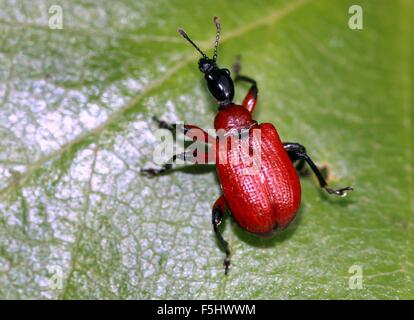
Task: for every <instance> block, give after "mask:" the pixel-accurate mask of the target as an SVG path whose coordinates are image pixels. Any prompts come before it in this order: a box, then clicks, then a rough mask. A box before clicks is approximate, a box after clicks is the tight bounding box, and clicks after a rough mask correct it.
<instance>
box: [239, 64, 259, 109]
mask: <svg viewBox="0 0 414 320" xmlns="http://www.w3.org/2000/svg"><path fill="white" fill-rule="evenodd" d="M240 60H241V59H240V56H238V57H237V60H236V62H235V63H234V64H233V72H234V74H235V77H234V81H236V82H237V81H244V82H247V83H250V84H251V87H250V89H249V91H248V92H247V95H246V97H245V98H244V100H243V103H242V106H243V107H245V108H246V109H247V110H249V112H250V113H251V112H253V109H254V107H255V106H256V103H257V94H258V92H259V89H258V88H257V83H256V80H254V79H252V78H250V77H246V76H243V75H240V70H241V62H240Z"/></svg>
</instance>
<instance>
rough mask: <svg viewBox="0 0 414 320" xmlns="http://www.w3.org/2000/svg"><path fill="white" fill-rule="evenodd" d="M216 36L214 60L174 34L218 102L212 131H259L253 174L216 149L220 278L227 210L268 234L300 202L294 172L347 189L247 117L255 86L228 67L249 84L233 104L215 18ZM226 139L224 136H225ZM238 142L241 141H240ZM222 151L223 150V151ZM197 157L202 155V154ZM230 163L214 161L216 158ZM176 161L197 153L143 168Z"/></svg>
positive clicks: (230, 152)
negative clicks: (194, 54) (194, 56)
mask: <svg viewBox="0 0 414 320" xmlns="http://www.w3.org/2000/svg"><path fill="white" fill-rule="evenodd" d="M214 22H215V25H216V29H217V33H216V39H215V44H214V54H213V58H209V57H207V55H206V54H205V53H204V52H203V51H202V50H201V49H200V48H199V47H198V46H197V45H196V44H195V43H194V42H193V41H192V40H191V38H190V37H189V36H188V34H187V33H186V32H185V31H184V30H183V29H178V32H179V33H180V34H181V36H183V37H184V38H185V39H186V40H187V41H188V42H189V43H190V44H191V45H192V46H193V47H194V48H195V49H196V50H197V51H198V52H199V53H200V54H201V56H202V57H201V58H200V59H199V61H198V68H199V70H200V71H201V72H202V73H203V74H204V79H205V80H206V82H207V87H208V90H209V92H210V93H211V95H212V96H213V97H214V98H215V99H216V100H217V102H218V105H219V107H218V112H217V115H216V117H215V119H214V128H215V130H216V131H221V132H223V131H224V132H225V133H230V132H240V131H242V130H245V131H246V130H247V132H248V134H247V139H252V135H251V134H250V132H253V131H254V130H259V131H260V145H259V147H258V148H259V152H260V158H261V159H260V167H259V170H258V172H257V173H256V174H242V172H243V169H245V164H244V163H243V162H241V161H237V162H234V161H231V159H234V151H235V150H237V151H236V153H237V152H241V151H239V150H240V148H239V145H234V144H232V145H231V147H230V148H228V149H221V148H215V152H216V155H215V156H216V168H217V173H218V176H219V179H220V184H221V188H222V195H221V196H220V197H219V198H218V199H217V201H216V202H215V203H214V205H213V209H212V224H213V229H214V232H215V234H216V236H217V239H218V241H219V242H220V244H221V246H222V247H223V249H224V251H225V253H226V256H225V259H224V270H225V274H227V273H228V270H229V267H230V249H229V245H228V242H227V241H226V240H224V238H223V236H222V234H221V232H220V230H219V225H220V224H221V222H222V221H223V217H224V214H225V212H227V211H228V212H230V213H231V215H232V216H233V218H234V219H235V221H236V222H237V223H238V224H239V226H240V227H241V228H243V229H245V230H247V231H248V232H251V233H254V234H258V235H269V234H272V233H273V231H274V230H275V229H276V228H280V229H284V228H286V227H287V226H288V225H289V223H290V222H291V221H292V220H293V219H294V218H295V216H296V213H297V212H298V209H299V206H300V203H301V185H300V181H299V175H298V171H300V170H302V169H303V167H304V165H305V164H308V165H309V167H310V169H311V170H312V171H313V172H314V173H315V175H316V177H317V179H318V182H319V185H320V187H321V188H323V189H324V190H325V191H326V192H327V193H329V194H332V195H337V196H345V195H346V194H347V191H351V190H353V188H352V187H345V188H340V189H332V188H330V187H329V186H328V184H327V182H326V180H325V177H324V175H323V174H322V173H321V170H320V169H319V168H318V167H317V166H316V164H315V163H314V162H313V160H312V159H311V158H310V157H309V155H308V153H307V151H306V148H305V147H304V146H303V145H301V144H299V143H296V142H282V141H281V139H280V137H279V134H278V132H277V130H276V128H275V127H274V125H273V124H271V123H260V124H259V123H257V122H256V121H255V120H253V117H252V113H253V111H254V109H255V106H256V104H257V99H258V87H257V83H256V81H255V80H254V79H252V78H250V77H248V76H245V75H241V74H240V69H241V67H240V63H239V62H237V63H236V64H235V65H234V66H233V72H234V74H235V76H234V81H235V82H239V81H244V82H247V83H248V84H250V89H249V91H248V92H247V95H246V97H245V98H244V100H243V102H242V104H241V105H239V104H236V103H234V102H233V98H234V82H233V78H232V77H231V72H230V70H228V69H225V68H220V67H219V66H218V64H217V51H218V44H219V40H220V34H221V26H220V22H219V20H218V18H217V17H214ZM155 119H156V120H157V121H158V124H159V127H161V128H166V129H170V130H171V131H175V129H177V127H176V125H174V124H170V123H167V122H165V121H160V120H158V119H157V118H155ZM181 130H182V132H183V133H184V134H185V135H188V134H189V133H190V132H192V131H194V130H199V132H202V136H203V137H204V142H205V143H209V144H213V145H214V144H216V143H217V141H218V140H217V137H216V138H215V137H212V136H211V135H209V134H208V133H207V132H206V131H204V130H203V129H201V128H199V127H197V126H194V125H183V126H181ZM224 136H226V134H224ZM239 136H240V134H239ZM239 143H240V142H239ZM223 150H224V151H223ZM201 157H204V156H203V155H202V156H201ZM223 157H224V158H226V159H228V160H229V159H230V160H229V161H219V160H220V159H221V158H223ZM176 159H184V160H190V161H193V162H196V161H197V160H196V159H200V155H198V156H197V155H195V154H188V153H186V152H184V153H181V154H175V155H174V156H173V157H172V159H171V160H170V161H168V162H167V163H165V164H164V165H163V166H161V167H160V168H158V169H153V168H150V169H143V170H142V172H143V173H144V174H147V175H150V176H155V175H158V174H162V173H165V172H167V171H169V170H171V169H172V168H173V163H174V162H175V161H176Z"/></svg>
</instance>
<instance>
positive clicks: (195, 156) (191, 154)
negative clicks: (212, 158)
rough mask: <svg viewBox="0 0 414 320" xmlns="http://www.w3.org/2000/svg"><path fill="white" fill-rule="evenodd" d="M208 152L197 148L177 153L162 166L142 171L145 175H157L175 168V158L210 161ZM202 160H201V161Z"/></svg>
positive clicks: (194, 161) (193, 161) (195, 161)
mask: <svg viewBox="0 0 414 320" xmlns="http://www.w3.org/2000/svg"><path fill="white" fill-rule="evenodd" d="M208 157H209V154H208V153H198V152H197V150H193V151H187V152H183V153H179V154H175V155H173V156H172V157H171V159H170V160H168V161H167V162H166V163H165V164H163V165H162V166H161V167H160V168H157V169H156V168H149V169H141V170H140V172H141V174H143V175H146V176H149V177H153V176H156V175H160V174H163V173H165V172H167V171H170V170H171V169H172V168H173V165H174V163H175V160H177V159H180V160H183V161H190V162H192V163H198V162H201V161H202V162H203V163H208V160H209V159H208ZM200 160H201V161H200Z"/></svg>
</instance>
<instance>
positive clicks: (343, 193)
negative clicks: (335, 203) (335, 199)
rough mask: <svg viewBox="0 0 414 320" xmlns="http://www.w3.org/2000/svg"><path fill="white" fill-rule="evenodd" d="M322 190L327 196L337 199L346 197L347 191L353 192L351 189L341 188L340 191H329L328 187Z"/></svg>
mask: <svg viewBox="0 0 414 320" xmlns="http://www.w3.org/2000/svg"><path fill="white" fill-rule="evenodd" d="M324 189H325V190H326V192H328V193H329V194H335V195H337V196H339V197H346V195H347V194H348V192H347V191H353V190H354V188H352V187H345V188H341V189H338V190H334V189H331V188H328V187H325V188H324Z"/></svg>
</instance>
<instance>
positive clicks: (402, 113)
mask: <svg viewBox="0 0 414 320" xmlns="http://www.w3.org/2000/svg"><path fill="white" fill-rule="evenodd" d="M52 4H58V5H60V6H61V7H62V12H63V29H62V30H60V29H50V28H49V26H48V19H49V17H50V16H52V15H53V14H51V13H48V9H49V6H50V5H52ZM352 4H354V2H353V1H329V0H323V1H302V0H293V1H288V0H285V1H270V0H269V1H259V2H256V1H220V2H216V1H215V2H213V1H184V0H183V1H174V0H168V1H167V0H163V1H148V0H141V1H133V0H125V1H122V2H121V1H117V2H116V3H113V2H111V1H100V2H89V1H82V0H76V1H70V2H69V1H46V2H44V1H40V0H39V1H23V0H20V1H17V2H16V1H1V2H0V7H1V8H2V10H1V12H0V34H1V36H0V42H1V45H0V103H1V112H0V155H1V157H0V189H1V190H0V212H1V214H0V297H1V298H60V299H70V298H106V299H111V298H139V299H145V298H178V299H185V298H235V299H236V298H245V299H251V298H260V299H262V298H263V299H280V298H283V299H286V298H322V299H326V298H391V299H396V298H413V297H414V292H413V288H414V281H413V274H414V249H413V248H414V232H413V231H414V200H413V181H414V174H413V161H414V158H413V137H414V135H413V131H412V124H413V121H414V116H413V111H412V107H413V74H414V67H413V58H414V52H413V45H412V43H413V42H412V39H413V21H414V19H413V12H414V5H413V3H412V2H411V1H408V0H407V1H392V2H391V1H385V0H382V1H375V2H373V1H362V0H361V1H359V4H360V5H361V7H362V8H363V18H364V20H363V23H364V24H363V30H351V29H350V28H349V27H348V20H349V18H350V16H351V15H350V14H349V13H348V9H349V7H350V6H351V5H352ZM214 15H218V16H220V19H221V22H222V32H223V34H222V35H223V37H222V41H221V44H220V48H219V63H220V65H222V66H226V67H230V66H231V64H232V63H233V61H234V59H235V57H236V56H237V55H238V54H242V56H243V73H245V74H247V75H249V76H251V77H253V78H255V79H257V81H258V84H259V89H260V101H259V104H258V107H257V111H256V112H255V118H256V119H257V120H258V121H260V122H272V123H274V124H275V125H276V127H277V128H278V131H279V133H280V135H281V137H282V139H284V140H286V141H298V142H301V143H302V144H304V145H305V146H306V147H307V150H308V152H309V153H310V155H311V156H312V157H313V159H314V160H315V161H316V162H317V163H318V164H326V165H327V166H328V167H329V170H330V174H331V175H332V178H331V179H330V182H331V184H332V185H333V186H337V187H342V186H345V185H353V186H354V187H355V191H354V192H353V193H352V194H350V195H349V197H348V198H346V199H337V198H335V199H333V198H332V197H330V196H328V195H325V194H324V193H323V192H321V191H320V190H319V188H318V186H317V184H316V182H315V180H314V179H312V178H306V179H303V180H302V186H303V203H302V207H301V210H300V212H299V214H298V216H297V219H296V220H295V221H294V222H293V223H292V224H291V225H290V226H289V228H288V229H286V230H285V231H283V232H282V233H280V234H277V235H276V236H275V237H273V238H266V239H263V238H258V237H256V236H254V235H250V234H247V233H246V232H244V231H242V230H241V229H240V228H239V227H238V226H237V224H236V223H235V222H234V221H233V220H232V219H231V218H228V219H227V220H226V223H225V226H224V228H223V231H224V237H225V238H226V239H228V240H229V242H230V246H231V249H232V262H233V264H232V269H231V271H230V274H229V276H228V277H225V276H224V274H223V268H222V259H223V252H222V251H221V249H220V248H219V246H218V243H217V242H216V240H215V238H214V234H213V232H212V226H211V206H212V204H213V203H214V201H215V200H216V198H217V197H218V196H219V195H220V186H219V184H218V182H217V178H216V176H215V173H214V170H210V169H214V168H203V167H202V168H194V169H193V170H191V169H190V170H187V169H178V170H175V171H174V172H173V173H172V174H169V175H164V176H162V177H159V178H156V179H148V178H145V177H142V176H140V174H139V168H141V167H144V166H154V164H153V163H152V162H151V160H152V153H153V150H154V143H155V137H154V135H153V132H154V130H155V129H156V126H155V124H154V123H153V122H152V121H151V117H152V116H153V115H157V116H159V117H162V118H163V119H167V120H171V121H175V120H180V121H184V120H185V121H186V122H187V123H192V124H195V125H199V126H201V127H204V128H210V127H212V125H213V119H214V115H215V112H216V110H217V106H216V104H215V103H214V101H213V100H212V99H211V97H210V96H209V94H208V92H207V90H206V87H205V83H204V82H203V80H202V74H201V73H200V72H199V71H198V69H197V64H196V62H197V59H198V56H197V52H195V50H194V49H193V48H192V47H191V46H189V44H188V43H186V42H185V41H184V40H183V39H182V38H181V37H180V36H179V35H178V34H177V32H176V29H177V27H184V28H185V29H186V30H187V31H188V33H189V34H190V35H191V36H192V37H193V39H194V41H196V42H197V43H199V44H200V45H201V47H202V48H203V49H206V50H208V53H209V54H211V49H212V46H213V42H214V36H215V29H214V24H213V21H212V18H213V16H214ZM246 89H247V87H246V86H244V85H238V86H237V93H236V101H241V99H242V98H243V95H244V94H245V92H246ZM353 266H357V268H358V267H360V268H361V271H362V276H363V277H362V281H363V282H362V283H363V288H362V289H352V288H353V286H352V284H353V283H354V282H353V279H354V278H350V277H351V276H353V275H355V273H354V271H355V270H356V269H354V268H355V267H353ZM350 271H351V273H350ZM350 281H351V286H350V285H349V284H350Z"/></svg>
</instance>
